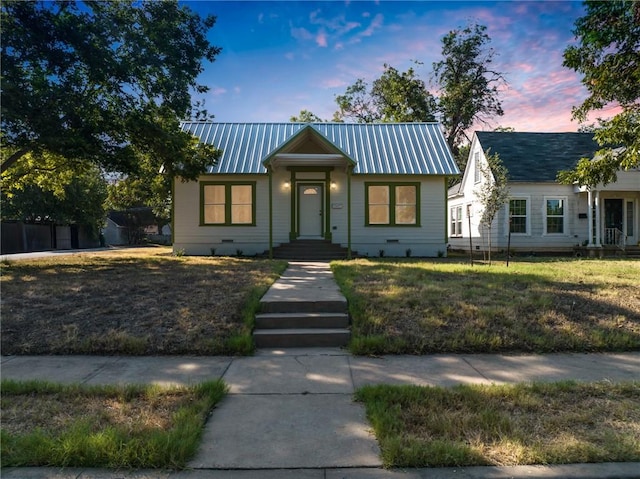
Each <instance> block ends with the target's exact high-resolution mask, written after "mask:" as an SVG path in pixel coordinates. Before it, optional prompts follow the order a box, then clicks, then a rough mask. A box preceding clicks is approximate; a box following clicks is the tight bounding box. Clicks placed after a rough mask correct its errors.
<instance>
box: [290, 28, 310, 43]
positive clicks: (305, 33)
mask: <svg viewBox="0 0 640 479" xmlns="http://www.w3.org/2000/svg"><path fill="white" fill-rule="evenodd" d="M291 36H292V37H293V38H295V39H296V40H312V39H313V35H312V34H311V32H310V31H309V30H307V29H306V28H304V27H299V28H298V27H293V26H292V27H291Z"/></svg>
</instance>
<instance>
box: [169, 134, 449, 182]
mask: <svg viewBox="0 0 640 479" xmlns="http://www.w3.org/2000/svg"><path fill="white" fill-rule="evenodd" d="M306 128H312V129H313V130H314V132H316V133H318V134H319V135H321V136H322V137H324V138H325V139H326V140H328V141H329V142H330V143H332V144H333V145H335V147H336V148H337V149H338V150H340V151H342V152H344V153H345V154H346V155H347V156H348V157H349V158H350V159H351V160H353V161H354V162H355V167H354V173H356V174H357V173H360V174H421V175H425V174H426V175H457V174H459V171H458V167H457V166H456V163H455V161H454V160H453V156H452V155H451V151H450V150H449V148H448V146H447V144H446V142H445V139H444V135H443V134H442V132H441V130H440V126H439V125H438V124H437V123H367V124H364V123H215V122H183V123H182V129H183V131H189V132H191V133H192V134H193V135H195V136H196V137H198V138H199V139H200V141H202V142H205V143H207V144H212V145H215V146H216V147H218V148H220V149H222V151H223V153H222V158H221V159H220V161H219V162H218V163H217V164H216V165H215V166H214V167H212V168H209V171H208V172H209V173H266V172H267V170H266V168H265V167H264V165H263V164H262V162H263V161H264V160H265V159H266V158H268V157H269V155H270V154H272V153H273V152H275V151H276V150H278V148H280V147H281V146H282V145H284V144H285V143H286V142H288V141H289V140H291V139H292V138H293V137H294V136H295V135H297V134H298V133H300V132H301V131H302V130H304V129H306Z"/></svg>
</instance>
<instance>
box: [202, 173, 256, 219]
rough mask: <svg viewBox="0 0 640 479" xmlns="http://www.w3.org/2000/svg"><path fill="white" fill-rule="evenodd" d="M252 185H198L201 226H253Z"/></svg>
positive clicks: (253, 193) (253, 192) (253, 197)
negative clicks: (200, 204)
mask: <svg viewBox="0 0 640 479" xmlns="http://www.w3.org/2000/svg"><path fill="white" fill-rule="evenodd" d="M255 186H256V185H255V182H254V183H200V188H201V190H200V197H201V203H202V206H201V212H200V222H201V224H203V225H220V226H225V225H226V226H228V225H255V221H256V220H255V211H254V205H255V194H256V193H255Z"/></svg>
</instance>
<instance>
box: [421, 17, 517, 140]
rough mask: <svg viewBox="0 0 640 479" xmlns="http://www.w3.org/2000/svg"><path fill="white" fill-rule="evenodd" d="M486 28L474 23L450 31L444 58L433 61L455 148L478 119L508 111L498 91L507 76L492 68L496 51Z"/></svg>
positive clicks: (443, 112) (443, 117) (444, 116)
mask: <svg viewBox="0 0 640 479" xmlns="http://www.w3.org/2000/svg"><path fill="white" fill-rule="evenodd" d="M486 30H487V27H486V26H484V25H478V24H472V25H468V26H466V27H465V28H459V29H456V30H452V31H450V32H449V33H448V34H446V35H445V36H444V38H443V39H442V57H443V58H442V60H440V61H439V62H435V63H434V64H433V78H434V81H435V83H436V84H437V85H438V87H439V90H440V95H439V97H438V108H439V111H440V117H441V121H442V124H443V126H444V129H445V136H446V138H447V143H448V144H449V147H450V148H451V149H452V150H453V151H454V152H455V150H456V148H457V145H458V144H459V143H461V141H462V140H463V139H464V137H465V132H466V131H467V130H468V129H469V128H471V126H472V125H473V123H474V122H475V121H477V120H480V121H484V120H486V119H487V118H489V117H493V116H502V115H503V114H504V112H503V110H502V105H501V103H500V100H499V99H498V93H499V87H500V86H501V85H503V84H504V83H505V79H504V76H503V74H502V73H501V72H499V71H496V70H495V69H493V68H492V65H491V64H492V62H493V59H494V57H495V54H496V53H495V50H494V49H493V48H491V47H489V43H490V42H491V39H490V37H489V35H488V34H487V33H486ZM467 139H468V138H467Z"/></svg>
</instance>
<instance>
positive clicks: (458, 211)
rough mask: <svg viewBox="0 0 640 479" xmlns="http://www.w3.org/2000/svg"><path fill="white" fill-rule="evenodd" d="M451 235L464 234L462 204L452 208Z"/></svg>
mask: <svg viewBox="0 0 640 479" xmlns="http://www.w3.org/2000/svg"><path fill="white" fill-rule="evenodd" d="M451 236H462V206H455V207H453V208H451Z"/></svg>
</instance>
